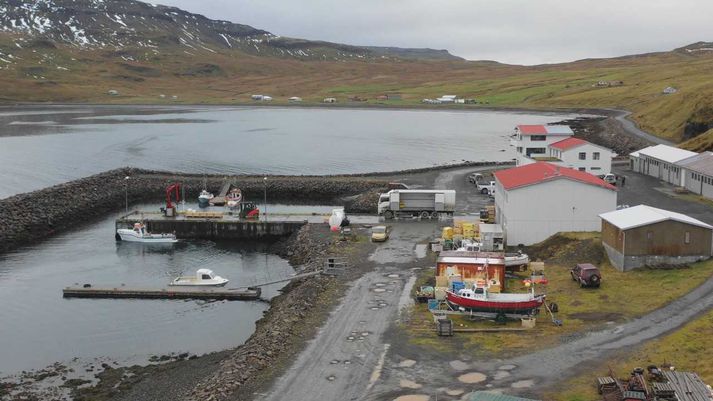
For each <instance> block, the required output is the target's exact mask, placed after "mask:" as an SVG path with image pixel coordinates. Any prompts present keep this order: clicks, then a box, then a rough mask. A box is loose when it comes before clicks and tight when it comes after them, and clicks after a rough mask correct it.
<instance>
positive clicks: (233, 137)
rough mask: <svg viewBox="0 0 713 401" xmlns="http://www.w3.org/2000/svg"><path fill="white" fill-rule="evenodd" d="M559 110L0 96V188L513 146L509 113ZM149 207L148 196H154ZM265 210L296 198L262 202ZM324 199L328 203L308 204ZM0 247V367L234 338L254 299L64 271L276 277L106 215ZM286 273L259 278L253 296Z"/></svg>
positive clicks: (363, 163) (248, 279)
mask: <svg viewBox="0 0 713 401" xmlns="http://www.w3.org/2000/svg"><path fill="white" fill-rule="evenodd" d="M571 117H573V116H572V115H562V114H527V113H510V112H490V111H478V112H460V111H423V110H418V111H416V110H361V109H303V108H250V107H137V106H130V107H117V106H106V107H101V106H58V107H13V108H0V198H4V197H7V196H11V195H13V194H17V193H22V192H27V191H32V190H36V189H40V188H44V187H47V186H50V185H54V184H58V183H62V182H66V181H69V180H72V179H76V178H80V177H84V176H87V175H90V174H94V173H98V172H101V171H105V170H108V169H112V168H117V167H122V166H132V167H141V168H147V169H158V170H168V171H182V172H191V173H219V174H226V173H248V174H263V173H269V174H340V173H358V172H370V171H392V170H401V169H407V168H418V167H428V166H432V165H435V164H444V163H453V162H460V161H463V160H472V161H481V160H488V161H501V160H510V159H512V157H513V153H512V149H510V148H509V146H508V135H509V134H510V132H511V131H512V129H513V127H514V126H515V125H517V124H520V123H527V124H541V123H548V122H554V121H559V120H562V119H566V118H571ZM151 207H152V208H158V205H151ZM268 209H269V210H270V211H272V212H280V211H284V212H297V213H299V212H300V210H298V209H299V207H297V209H296V208H295V207H287V206H284V205H283V206H280V205H270V206H269V207H268ZM315 210H317V211H321V212H326V211H329V208H328V207H326V208H323V209H321V210H320V209H315V208H314V207H310V209H309V211H310V212H311V211H315ZM116 217H117V215H111V214H110V215H108V216H107V217H106V219H104V220H102V221H100V222H96V223H92V224H90V225H86V226H83V227H82V228H80V229H78V230H77V231H75V232H71V233H67V234H64V235H60V236H57V237H55V238H53V239H51V240H49V241H46V242H44V243H42V244H40V245H37V246H33V247H30V248H24V249H21V250H18V251H16V252H12V253H9V254H6V255H2V256H0V305H2V308H0V322H2V323H0V342H1V343H2V346H0V377H2V376H3V375H6V374H12V373H15V372H18V371H20V370H29V369H39V368H43V367H45V366H47V365H49V364H51V363H53V362H55V361H60V362H65V363H66V362H68V361H70V360H72V359H73V358H75V357H79V358H81V359H84V360H91V359H92V358H110V359H113V360H117V361H119V362H121V363H133V362H136V361H139V362H141V361H146V360H147V359H148V357H149V356H151V355H157V354H158V355H160V354H165V353H170V352H191V353H198V354H200V353H205V352H211V351H217V350H222V349H226V348H231V347H235V346H237V345H239V344H240V343H242V342H243V341H244V340H245V339H247V337H249V336H250V335H251V334H252V332H253V330H254V322H255V321H256V320H257V319H259V318H260V317H261V316H262V314H263V312H264V311H265V310H267V308H268V306H269V305H268V304H267V303H265V302H198V301H146V300H80V299H73V300H65V299H62V297H61V289H62V287H64V286H67V285H72V284H74V283H80V284H81V283H93V284H97V285H98V284H102V283H106V284H117V283H124V284H126V285H141V286H159V285H164V284H166V283H167V282H169V281H170V280H171V279H172V278H174V277H175V276H178V275H181V274H192V273H193V272H195V270H196V269H198V268H200V267H203V266H205V265H208V266H209V267H210V268H212V269H213V270H215V271H216V272H217V273H218V274H220V275H222V276H224V277H228V278H229V279H231V283H229V284H228V285H229V286H230V285H237V284H238V283H240V284H243V285H244V284H245V283H248V284H250V283H255V282H261V281H269V280H272V279H279V278H285V277H287V276H288V274H290V273H291V272H292V267H291V266H290V265H289V264H288V263H287V262H286V261H285V260H282V259H280V258H279V257H277V256H275V255H270V254H267V253H266V252H265V248H264V245H260V244H241V245H235V244H222V243H214V242H210V241H186V242H182V243H179V244H177V245H175V246H169V247H160V248H150V247H145V246H141V245H138V244H125V243H116V242H115V240H114V235H113V230H114V219H115V218H116ZM282 285H283V284H276V285H273V286H269V287H266V288H264V289H263V297H264V298H270V297H272V296H274V295H276V294H277V293H278V290H279V288H281V287H282Z"/></svg>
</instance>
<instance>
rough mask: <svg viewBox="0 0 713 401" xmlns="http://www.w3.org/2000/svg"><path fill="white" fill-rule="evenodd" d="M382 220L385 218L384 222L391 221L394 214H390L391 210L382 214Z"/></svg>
mask: <svg viewBox="0 0 713 401" xmlns="http://www.w3.org/2000/svg"><path fill="white" fill-rule="evenodd" d="M384 218H385V219H386V220H391V219H393V218H394V212H392V211H391V210H387V211H385V212H384Z"/></svg>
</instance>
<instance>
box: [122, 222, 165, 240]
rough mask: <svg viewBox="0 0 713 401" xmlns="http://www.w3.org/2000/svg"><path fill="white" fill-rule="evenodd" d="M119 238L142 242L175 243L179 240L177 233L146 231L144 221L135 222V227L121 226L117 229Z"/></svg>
mask: <svg viewBox="0 0 713 401" xmlns="http://www.w3.org/2000/svg"><path fill="white" fill-rule="evenodd" d="M116 237H117V239H118V240H121V241H126V242H141V243H148V244H151V243H164V244H168V243H175V242H178V239H177V238H176V234H170V233H161V234H153V233H149V232H148V231H146V226H144V225H143V224H142V223H134V227H133V228H119V229H117V230H116Z"/></svg>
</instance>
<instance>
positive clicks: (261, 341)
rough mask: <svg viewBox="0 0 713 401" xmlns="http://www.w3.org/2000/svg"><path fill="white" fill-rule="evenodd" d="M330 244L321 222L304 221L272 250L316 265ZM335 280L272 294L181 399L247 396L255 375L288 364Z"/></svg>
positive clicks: (310, 281)
mask: <svg viewBox="0 0 713 401" xmlns="http://www.w3.org/2000/svg"><path fill="white" fill-rule="evenodd" d="M331 245H332V236H330V235H329V230H328V228H327V227H326V226H322V225H307V226H304V227H303V228H302V229H301V231H300V232H299V233H297V234H296V235H294V236H293V237H291V238H290V239H289V240H288V241H287V243H286V244H282V245H281V246H280V248H281V249H279V250H277V252H278V253H280V254H282V255H283V256H286V257H289V259H290V261H291V263H293V264H299V265H301V266H302V267H303V269H304V271H314V270H315V269H319V268H321V267H322V257H323V256H324V255H325V254H326V252H327V250H328V249H329V248H330V246H331ZM339 286H340V283H339V281H338V280H336V279H334V278H331V277H327V276H321V275H318V276H312V277H309V278H306V279H302V280H299V281H293V282H291V283H290V284H289V285H287V286H286V287H285V288H284V289H283V290H282V295H279V296H277V297H275V298H273V299H272V301H271V306H270V310H269V311H268V312H267V313H266V314H265V316H264V317H263V318H262V319H261V320H259V321H258V322H257V324H256V329H255V333H254V334H253V335H252V336H251V337H250V338H249V339H248V340H247V341H246V342H245V344H243V345H242V346H240V347H238V348H237V349H236V350H235V351H234V352H233V353H232V354H231V355H230V356H228V357H227V358H225V359H224V360H223V361H221V362H220V364H219V367H218V369H216V370H215V373H214V374H213V375H212V376H209V377H208V378H206V379H204V380H203V381H202V382H200V383H199V384H198V385H197V386H196V387H195V388H194V389H193V390H192V391H191V392H190V394H188V395H187V396H186V397H185V398H184V400H185V401H219V400H228V399H230V400H233V399H243V398H248V399H249V398H252V397H251V394H252V391H255V389H256V388H257V387H258V386H259V385H260V383H261V380H269V379H270V377H271V374H273V373H274V370H275V368H276V367H279V366H285V365H287V364H289V362H290V361H291V360H292V357H293V356H294V355H295V354H296V353H297V352H298V350H299V349H300V344H301V343H302V342H304V341H306V340H307V339H309V338H311V336H312V335H313V333H314V331H315V330H316V329H317V327H318V325H319V322H320V319H321V318H322V317H323V316H326V314H327V313H328V310H329V305H330V300H331V299H333V298H334V297H336V296H337V294H338V291H337V289H338V288H339Z"/></svg>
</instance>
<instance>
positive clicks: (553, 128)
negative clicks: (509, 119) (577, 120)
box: [516, 125, 574, 136]
mask: <svg viewBox="0 0 713 401" xmlns="http://www.w3.org/2000/svg"><path fill="white" fill-rule="evenodd" d="M516 128H517V130H518V131H520V134H522V135H561V136H571V135H574V132H573V131H572V129H571V128H570V127H568V126H566V125H518V126H517V127H516Z"/></svg>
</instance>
